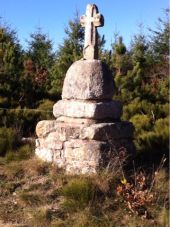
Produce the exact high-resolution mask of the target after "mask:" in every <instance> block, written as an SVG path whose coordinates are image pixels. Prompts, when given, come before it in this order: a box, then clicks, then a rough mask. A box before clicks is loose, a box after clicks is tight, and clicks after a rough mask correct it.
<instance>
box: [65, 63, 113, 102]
mask: <svg viewBox="0 0 170 227" xmlns="http://www.w3.org/2000/svg"><path fill="white" fill-rule="evenodd" d="M113 93H114V82H113V76H112V75H111V73H110V71H109V70H108V69H107V67H106V65H105V64H104V63H102V62H101V61H99V60H80V61H76V62H74V63H73V64H72V65H71V67H70V68H69V69H68V71H67V74H66V77H65V80H64V86H63V92H62V99H80V100H81V99H82V100H112V97H113Z"/></svg>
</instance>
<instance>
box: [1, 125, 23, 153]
mask: <svg viewBox="0 0 170 227" xmlns="http://www.w3.org/2000/svg"><path fill="white" fill-rule="evenodd" d="M18 143H19V142H18V135H17V132H16V130H14V129H12V128H5V127H3V128H0V156H3V155H5V154H6V152H7V151H9V150H12V149H15V148H16V147H17V145H18Z"/></svg>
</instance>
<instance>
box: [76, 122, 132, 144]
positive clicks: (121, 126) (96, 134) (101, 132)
mask: <svg viewBox="0 0 170 227" xmlns="http://www.w3.org/2000/svg"><path fill="white" fill-rule="evenodd" d="M133 131H134V126H133V124H132V123H130V122H127V121H121V122H114V123H99V124H93V125H90V126H89V127H84V128H83V129H82V130H81V134H80V139H91V140H102V141H105V140H111V139H120V138H131V137H132V136H133Z"/></svg>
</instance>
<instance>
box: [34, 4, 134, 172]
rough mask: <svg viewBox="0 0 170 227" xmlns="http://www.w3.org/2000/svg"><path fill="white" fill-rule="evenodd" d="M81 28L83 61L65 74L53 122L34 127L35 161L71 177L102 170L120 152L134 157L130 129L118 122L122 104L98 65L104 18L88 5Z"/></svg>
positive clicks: (125, 123) (81, 19) (124, 123)
mask: <svg viewBox="0 0 170 227" xmlns="http://www.w3.org/2000/svg"><path fill="white" fill-rule="evenodd" d="M80 22H81V25H82V26H83V27H85V44H84V50H83V59H81V60H79V61H76V62H74V63H73V64H72V65H71V67H70V68H69V69H68V71H67V74H66V77H65V80H64V86H63V91H62V100H60V101H58V102H57V103H56V104H55V105H54V107H53V114H54V116H55V117H56V120H48V121H47V120H45V121H40V122H39V123H38V124H37V126H36V134H37V136H38V139H36V155H37V156H38V157H39V158H41V159H43V160H44V161H48V162H52V163H54V164H56V165H57V166H58V167H59V168H63V169H65V171H66V173H71V174H79V173H80V174H93V173H97V171H98V170H99V169H101V168H105V167H106V166H108V165H109V164H110V162H111V161H112V160H113V159H114V158H113V157H114V155H115V152H120V151H121V150H122V149H123V150H126V151H127V152H128V153H129V154H132V153H133V152H134V146H133V142H132V136H133V130H134V128H133V125H132V124H131V123H130V122H125V121H121V120H120V117H121V114H122V104H121V103H120V101H116V100H112V97H113V93H114V81H113V77H112V75H111V73H110V72H109V70H108V68H107V66H106V65H105V64H104V63H102V62H101V61H100V60H98V48H97V27H101V26H103V25H104V18H103V16H102V15H101V14H100V13H99V12H98V8H97V6H96V5H94V4H93V5H90V4H89V5H87V10H86V15H84V16H82V17H81V18H80Z"/></svg>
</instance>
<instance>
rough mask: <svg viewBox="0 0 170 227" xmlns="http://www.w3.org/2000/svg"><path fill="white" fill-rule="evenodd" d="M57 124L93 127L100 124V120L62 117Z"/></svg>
mask: <svg viewBox="0 0 170 227" xmlns="http://www.w3.org/2000/svg"><path fill="white" fill-rule="evenodd" d="M56 121H57V122H63V123H69V124H74V125H77V124H79V125H80V126H81V125H86V126H88V125H91V124H95V123H98V122H100V120H95V119H87V118H73V117H65V116H61V117H58V118H57V119H56Z"/></svg>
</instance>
